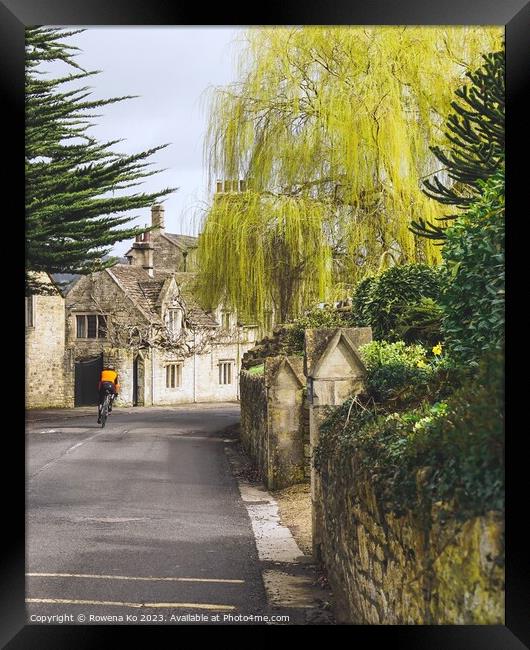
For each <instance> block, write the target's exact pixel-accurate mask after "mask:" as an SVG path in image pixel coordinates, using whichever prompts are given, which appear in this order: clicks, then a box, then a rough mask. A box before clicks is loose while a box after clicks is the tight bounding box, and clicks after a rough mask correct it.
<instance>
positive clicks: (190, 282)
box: [173, 271, 219, 328]
mask: <svg viewBox="0 0 530 650" xmlns="http://www.w3.org/2000/svg"><path fill="white" fill-rule="evenodd" d="M173 276H174V277H175V280H176V282H177V284H178V287H179V289H180V295H181V296H182V297H183V299H184V302H185V303H186V307H187V308H188V314H187V315H188V320H189V321H190V323H191V324H192V325H195V326H196V327H202V328H210V327H212V328H213V327H219V323H218V322H217V321H216V320H215V318H214V317H213V316H212V314H210V313H209V312H207V311H206V310H205V309H203V308H202V307H201V306H200V304H199V302H198V301H197V298H196V296H195V290H196V281H197V274H196V273H192V272H190V271H180V272H178V273H173Z"/></svg>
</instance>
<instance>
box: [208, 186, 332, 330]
mask: <svg viewBox="0 0 530 650" xmlns="http://www.w3.org/2000/svg"><path fill="white" fill-rule="evenodd" d="M311 203H314V205H312V204H311ZM324 211H325V206H324V204H323V203H321V202H314V201H313V202H311V201H310V200H300V199H298V198H296V197H281V198H277V197H275V196H272V195H267V196H263V195H261V194H258V193H256V192H252V191H246V192H242V193H233V194H232V193H231V194H226V195H223V194H218V195H216V197H215V199H214V202H213V206H212V208H211V210H210V212H209V215H208V219H207V221H206V224H205V227H204V230H203V232H202V234H201V237H200V240H199V248H200V263H201V267H202V273H201V274H200V288H201V289H202V291H203V296H204V297H205V299H206V302H209V303H210V304H211V305H215V304H217V302H218V301H219V300H223V301H224V302H225V303H226V304H229V305H232V306H235V307H237V309H238V311H239V312H240V314H241V315H242V316H243V317H246V318H247V319H252V318H257V319H258V320H259V321H260V322H261V321H262V319H263V315H264V312H265V311H266V310H269V309H271V308H274V309H275V310H276V312H277V315H278V316H279V317H280V319H281V320H282V321H283V320H285V319H286V318H287V316H290V315H293V314H297V313H299V312H300V310H301V309H302V308H303V307H304V306H305V305H307V304H311V303H312V302H314V301H315V300H318V299H319V298H320V297H321V296H323V295H324V294H325V292H326V288H327V287H328V286H329V285H330V283H331V248H330V246H329V243H328V241H327V239H326V236H325V233H324V231H323V228H322V223H323V222H324V219H325V214H324ZM265 215H266V218H264V217H265Z"/></svg>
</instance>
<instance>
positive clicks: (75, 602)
mask: <svg viewBox="0 0 530 650" xmlns="http://www.w3.org/2000/svg"><path fill="white" fill-rule="evenodd" d="M26 602H27V603H51V604H57V605H116V606H118V607H158V608H167V609H209V610H215V611H222V610H234V609H235V607H234V606H233V605H211V604H209V603H122V602H119V601H111V600H68V599H66V598H26Z"/></svg>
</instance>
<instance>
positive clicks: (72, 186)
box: [25, 27, 174, 294]
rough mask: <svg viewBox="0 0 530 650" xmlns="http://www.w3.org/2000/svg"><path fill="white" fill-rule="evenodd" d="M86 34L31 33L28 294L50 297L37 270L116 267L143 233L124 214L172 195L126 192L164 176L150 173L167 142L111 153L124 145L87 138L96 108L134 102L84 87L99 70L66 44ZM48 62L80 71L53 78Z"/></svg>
mask: <svg viewBox="0 0 530 650" xmlns="http://www.w3.org/2000/svg"><path fill="white" fill-rule="evenodd" d="M82 31H83V30H73V31H65V30H61V29H55V28H47V27H32V28H28V29H27V30H26V80H25V92H26V155H25V170H26V294H31V293H42V292H45V291H46V287H45V286H43V285H42V284H41V283H39V281H38V280H37V279H36V277H37V275H36V273H35V272H41V271H45V272H48V273H80V274H87V273H90V272H93V271H96V270H100V269H103V268H106V267H108V266H111V265H113V264H114V263H115V261H116V260H115V258H112V257H109V253H110V251H111V248H112V246H113V244H115V243H116V242H118V241H122V240H124V239H129V238H131V237H134V236H136V234H138V233H139V232H142V231H143V230H144V228H134V227H131V226H129V227H127V224H129V223H130V222H131V221H132V220H133V219H134V217H131V216H125V215H123V214H122V213H124V212H127V211H129V210H131V209H137V208H144V207H147V206H149V205H151V204H152V203H153V202H155V201H156V200H158V199H160V198H161V197H163V196H165V195H167V194H169V193H171V192H173V191H174V188H166V189H164V190H161V191H159V192H154V193H141V192H132V193H131V192H128V191H127V190H128V189H129V188H132V187H135V186H137V185H139V184H140V183H141V182H142V180H143V179H144V178H146V177H147V176H150V175H152V174H156V173H159V172H160V171H161V170H157V171H153V170H150V169H149V165H151V164H152V163H150V162H148V159H149V158H150V157H151V156H152V155H153V154H154V153H155V152H157V151H159V150H160V149H162V148H164V147H166V146H167V145H166V144H164V145H161V146H158V147H154V148H152V149H149V150H147V151H143V152H140V153H137V154H133V155H122V154H119V153H116V152H115V151H114V150H113V147H114V145H116V144H117V143H118V142H119V141H118V140H113V141H108V142H98V141H97V140H96V139H95V138H94V137H92V136H91V135H90V134H89V133H87V129H88V128H89V127H90V126H92V125H93V121H94V119H95V118H97V117H99V116H98V115H95V114H92V111H93V110H94V109H98V108H100V107H102V106H105V105H107V104H112V103H115V102H120V101H123V100H125V99H130V98H132V97H131V96H126V97H114V98H111V99H91V98H90V95H91V90H90V88H89V87H88V86H83V85H82V86H79V84H78V82H81V81H84V80H86V79H87V78H88V77H91V76H92V75H94V74H97V72H88V71H85V70H83V69H82V68H81V67H80V66H79V65H78V64H77V63H76V61H75V59H74V57H75V56H76V53H77V51H78V50H79V48H76V47H74V46H72V45H70V44H67V43H65V42H64V39H67V38H68V37H71V36H73V35H74V34H77V33H80V32H82ZM49 61H62V62H64V63H65V64H68V65H69V66H70V67H72V68H73V69H74V72H72V73H70V74H68V75H66V76H62V77H59V78H50V77H49V76H48V75H45V74H44V71H43V69H42V67H41V66H42V64H45V63H46V62H49ZM68 84H73V87H72V86H68ZM65 86H67V87H68V89H66V88H65ZM124 190H125V191H124Z"/></svg>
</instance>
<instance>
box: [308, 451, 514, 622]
mask: <svg viewBox="0 0 530 650" xmlns="http://www.w3.org/2000/svg"><path fill="white" fill-rule="evenodd" d="M321 494H322V500H323V507H322V522H321V535H320V551H321V557H322V561H323V563H324V565H325V567H326V569H327V572H328V577H329V580H330V584H331V587H332V590H333V594H334V599H335V604H336V612H335V613H336V616H337V619H338V622H348V623H362V624H370V625H374V624H390V625H404V624H412V625H421V624H465V625H476V624H503V623H504V591H503V589H504V548H503V520H502V516H501V514H500V513H496V512H490V513H488V514H487V516H483V517H475V518H473V519H469V520H467V521H464V522H461V521H457V520H456V519H455V518H452V517H451V516H450V515H448V514H447V513H446V517H447V518H446V519H445V523H441V522H442V521H443V518H442V519H440V518H439V517H438V516H437V513H438V511H439V510H440V509H441V508H442V504H435V505H434V506H433V507H432V508H431V507H429V506H428V505H426V506H425V508H423V509H421V508H419V509H418V511H417V512H415V513H408V514H407V515H404V516H402V517H397V516H395V515H393V514H390V513H385V512H384V511H383V509H382V507H381V504H380V503H378V501H377V498H376V496H375V495H374V492H373V490H372V488H371V484H370V479H369V477H368V476H365V475H363V474H362V472H360V471H359V470H358V468H357V467H356V464H355V460H352V461H351V462H350V463H349V464H348V463H342V464H341V463H339V459H337V458H331V459H328V461H327V462H326V463H325V464H324V466H323V467H322V471H321ZM355 495H357V496H355Z"/></svg>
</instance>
